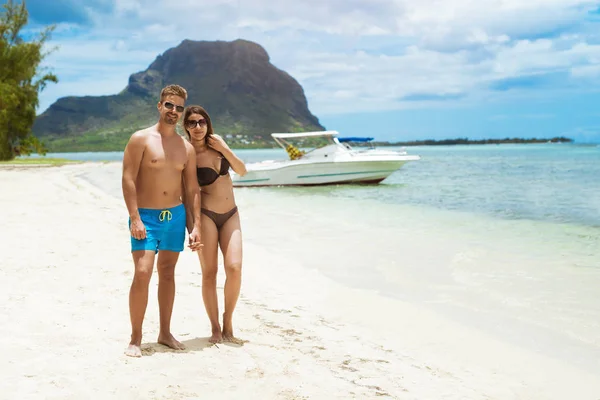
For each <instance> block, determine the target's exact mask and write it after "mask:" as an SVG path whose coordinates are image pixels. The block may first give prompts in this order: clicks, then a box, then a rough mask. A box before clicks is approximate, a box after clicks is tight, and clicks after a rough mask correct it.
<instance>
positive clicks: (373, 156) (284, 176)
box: [231, 131, 420, 187]
mask: <svg viewBox="0 0 600 400" xmlns="http://www.w3.org/2000/svg"><path fill="white" fill-rule="evenodd" d="M338 135H339V133H338V132H337V131H319V132H301V133H272V134H271V136H272V137H273V139H274V140H275V142H277V144H279V146H281V147H282V148H283V149H284V150H286V152H287V154H288V156H289V159H288V160H267V161H261V162H258V163H251V164H247V165H246V169H247V173H246V175H244V176H239V175H238V174H236V173H235V172H232V175H231V178H232V180H233V185H234V186H235V187H247V186H314V185H338V184H344V183H354V184H377V183H379V182H381V181H383V180H384V179H385V178H387V177H388V176H390V175H391V174H392V173H394V172H395V171H397V170H398V169H400V168H401V167H402V166H403V165H404V164H406V163H407V162H409V161H417V160H420V157H419V156H416V155H408V154H407V153H406V151H404V150H402V151H393V150H379V149H375V148H373V147H372V146H371V147H370V148H367V149H360V150H355V149H353V148H352V147H351V146H350V143H351V142H370V141H371V140H373V138H355V137H354V138H338ZM292 139H303V140H312V141H313V142H314V141H315V140H316V141H317V142H319V144H318V145H316V146H315V148H313V149H312V150H310V151H307V152H304V151H301V150H300V149H298V148H297V147H296V146H294V145H292V144H291V143H290V141H291V140H292Z"/></svg>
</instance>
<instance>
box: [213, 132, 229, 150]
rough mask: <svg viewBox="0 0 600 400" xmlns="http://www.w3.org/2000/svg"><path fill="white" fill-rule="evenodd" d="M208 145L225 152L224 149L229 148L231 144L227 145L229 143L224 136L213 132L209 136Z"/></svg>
mask: <svg viewBox="0 0 600 400" xmlns="http://www.w3.org/2000/svg"><path fill="white" fill-rule="evenodd" d="M208 145H209V146H210V147H211V148H213V149H215V150H216V151H218V152H223V151H224V150H226V149H229V146H227V143H225V141H224V140H223V138H222V137H221V136H219V135H215V134H212V135H210V136H209V137H208Z"/></svg>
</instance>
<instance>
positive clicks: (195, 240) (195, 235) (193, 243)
mask: <svg viewBox="0 0 600 400" xmlns="http://www.w3.org/2000/svg"><path fill="white" fill-rule="evenodd" d="M201 241H202V240H201V238H200V229H198V228H194V229H192V231H191V232H190V234H189V236H188V247H189V248H190V250H192V251H198V250H202V246H204V245H203V244H202V243H201Z"/></svg>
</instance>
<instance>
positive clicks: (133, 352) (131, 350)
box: [125, 344, 142, 357]
mask: <svg viewBox="0 0 600 400" xmlns="http://www.w3.org/2000/svg"><path fill="white" fill-rule="evenodd" d="M125 355H126V356H128V357H141V356H142V349H141V348H140V346H138V345H136V344H130V345H129V347H127V348H126V349H125Z"/></svg>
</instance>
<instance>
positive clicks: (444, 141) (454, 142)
mask: <svg viewBox="0 0 600 400" xmlns="http://www.w3.org/2000/svg"><path fill="white" fill-rule="evenodd" d="M571 142H573V139H570V138H566V137H563V136H560V137H553V138H549V139H544V138H541V139H538V138H532V139H524V138H505V139H479V140H475V139H467V138H457V139H442V140H433V139H425V140H411V141H406V142H377V141H373V142H370V143H372V144H373V145H376V146H449V145H459V144H508V143H518V144H522V143H571Z"/></svg>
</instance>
